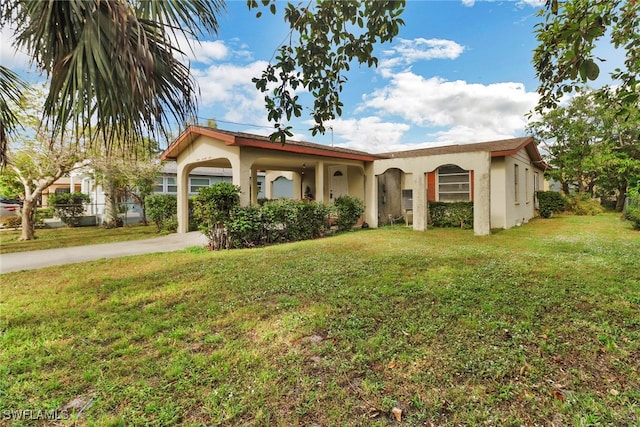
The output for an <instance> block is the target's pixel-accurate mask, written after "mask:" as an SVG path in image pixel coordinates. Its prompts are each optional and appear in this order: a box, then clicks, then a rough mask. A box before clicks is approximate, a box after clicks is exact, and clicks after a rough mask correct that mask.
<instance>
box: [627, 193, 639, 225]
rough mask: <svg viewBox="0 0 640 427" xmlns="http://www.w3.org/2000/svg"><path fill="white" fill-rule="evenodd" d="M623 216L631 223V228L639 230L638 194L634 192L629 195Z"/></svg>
mask: <svg viewBox="0 0 640 427" xmlns="http://www.w3.org/2000/svg"><path fill="white" fill-rule="evenodd" d="M624 217H625V219H627V220H628V221H631V222H632V223H633V228H635V229H636V230H640V194H638V193H636V194H635V195H632V196H630V197H629V202H628V204H627V207H626V208H625V210H624Z"/></svg>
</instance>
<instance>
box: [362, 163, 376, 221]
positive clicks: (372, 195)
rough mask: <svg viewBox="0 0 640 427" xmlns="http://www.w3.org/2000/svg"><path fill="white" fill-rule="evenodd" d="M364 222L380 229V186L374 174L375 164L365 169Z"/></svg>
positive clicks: (370, 164)
mask: <svg viewBox="0 0 640 427" xmlns="http://www.w3.org/2000/svg"><path fill="white" fill-rule="evenodd" d="M364 205H365V217H364V220H365V221H366V222H367V224H369V227H371V228H377V227H378V185H377V179H376V175H375V174H374V172H373V162H371V163H367V164H365V167H364Z"/></svg>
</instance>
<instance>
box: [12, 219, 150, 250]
mask: <svg viewBox="0 0 640 427" xmlns="http://www.w3.org/2000/svg"><path fill="white" fill-rule="evenodd" d="M158 236H159V234H158V233H157V229H156V227H155V226H152V225H149V226H143V225H134V226H128V227H120V228H111V229H107V228H102V227H77V228H67V227H63V228H50V229H40V230H36V239H35V240H27V241H20V240H18V239H19V238H20V230H11V231H0V254H7V253H12V252H25V251H37V250H40V249H53V248H67V247H70V246H80V245H94V244H98V243H111V242H121V241H127V240H138V239H151V238H153V237H158Z"/></svg>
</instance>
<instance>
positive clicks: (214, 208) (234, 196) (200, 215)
mask: <svg viewBox="0 0 640 427" xmlns="http://www.w3.org/2000/svg"><path fill="white" fill-rule="evenodd" d="M239 205H240V187H238V186H237V185H233V184H230V183H228V182H219V183H217V184H214V185H212V186H211V187H206V188H201V189H200V190H199V191H198V195H197V196H196V197H195V199H194V202H193V214H194V217H195V219H196V221H198V223H199V224H200V230H201V231H202V233H203V234H204V235H205V236H207V239H209V249H212V250H220V249H228V248H229V243H230V242H228V241H227V233H226V229H225V223H226V222H227V221H228V220H229V219H230V218H231V213H232V212H233V210H234V209H235V208H237V207H238V206H239Z"/></svg>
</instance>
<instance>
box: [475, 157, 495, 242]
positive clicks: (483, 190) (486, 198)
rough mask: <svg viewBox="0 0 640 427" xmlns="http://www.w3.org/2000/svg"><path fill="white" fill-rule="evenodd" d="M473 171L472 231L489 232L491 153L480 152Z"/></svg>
mask: <svg viewBox="0 0 640 427" xmlns="http://www.w3.org/2000/svg"><path fill="white" fill-rule="evenodd" d="M482 155H483V156H484V158H483V159H482V161H479V162H477V164H476V165H475V169H474V171H473V233H474V234H475V235H476V236H488V235H489V234H491V153H489V152H486V153H482Z"/></svg>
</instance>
